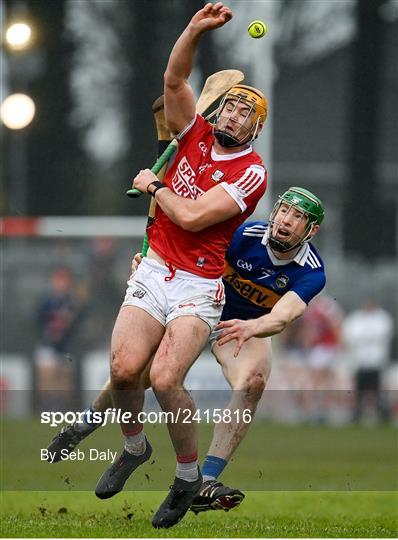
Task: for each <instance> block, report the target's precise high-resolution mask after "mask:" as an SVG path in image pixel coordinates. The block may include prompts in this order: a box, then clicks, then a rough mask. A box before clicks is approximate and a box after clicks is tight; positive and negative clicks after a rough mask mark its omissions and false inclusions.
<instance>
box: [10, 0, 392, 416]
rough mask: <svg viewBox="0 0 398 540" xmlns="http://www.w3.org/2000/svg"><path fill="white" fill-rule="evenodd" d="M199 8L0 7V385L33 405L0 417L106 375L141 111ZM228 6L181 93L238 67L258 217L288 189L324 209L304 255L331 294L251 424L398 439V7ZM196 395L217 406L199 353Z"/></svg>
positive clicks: (28, 3)
mask: <svg viewBox="0 0 398 540" xmlns="http://www.w3.org/2000/svg"><path fill="white" fill-rule="evenodd" d="M202 5H203V2H201V1H197V0H189V1H185V2H184V1H182V0H169V1H168V2H164V1H161V0H134V1H133V0H54V1H52V2H48V1H46V0H24V1H22V0H20V1H19V0H12V1H11V0H0V11H1V31H2V50H1V155H2V159H1V171H0V175H1V176H0V179H1V187H0V208H1V214H2V216H3V217H2V219H1V242H2V248H1V259H2V263H1V286H2V294H1V318H2V322H1V360H2V372H1V378H0V385H1V388H2V389H3V390H22V391H23V392H24V393H23V395H24V396H25V397H24V398H23V399H22V398H21V395H22V394H19V397H18V399H14V400H9V401H8V402H7V403H5V402H3V407H5V408H6V409H7V410H8V411H9V412H14V413H17V412H19V413H21V414H24V413H26V412H27V411H29V410H31V409H32V407H34V408H40V406H41V405H40V403H41V397H40V396H41V395H42V396H43V393H42V391H43V390H44V389H47V390H48V389H50V390H55V391H56V392H58V395H57V394H56V395H55V396H53V397H54V406H56V403H58V405H59V399H58V398H59V395H60V394H59V392H61V391H64V392H65V395H66V396H69V397H71V399H72V398H73V401H72V403H73V405H74V407H75V406H76V407H79V406H81V405H82V404H83V403H84V401H85V399H86V398H85V396H84V391H85V390H95V389H98V388H100V387H101V385H102V384H103V382H104V380H105V379H106V377H107V372H108V360H107V355H108V347H109V341H110V335H111V331H112V325H113V321H114V319H115V317H116V314H117V311H118V308H119V305H120V303H121V300H122V298H123V295H124V290H125V281H126V279H127V278H128V275H129V268H130V260H131V258H132V255H133V254H134V253H135V252H137V251H139V249H140V245H141V241H142V236H143V234H144V229H145V222H146V218H145V216H146V213H147V207H148V204H149V201H148V197H141V198H140V199H138V200H131V199H128V198H127V197H125V195H124V193H125V191H126V190H127V189H128V188H129V186H130V181H131V178H132V177H134V175H135V174H136V172H137V171H138V170H139V169H141V168H145V167H148V166H149V167H150V166H152V164H153V162H154V159H155V157H156V132H155V127H154V121H153V116H152V111H151V104H152V102H153V101H154V100H155V99H156V98H157V97H158V96H159V95H161V94H162V76H163V72H164V69H165V66H166V62H167V58H168V54H169V52H170V50H171V48H172V46H173V44H174V42H175V40H176V38H177V37H178V35H179V34H180V32H181V31H182V30H183V28H184V27H185V25H186V23H187V22H188V21H189V19H190V17H191V16H192V15H193V14H194V13H195V11H196V10H198V9H200V7H201V6H202ZM227 5H229V6H230V7H231V8H232V10H233V12H234V18H233V20H232V21H231V22H230V23H229V24H228V25H227V26H225V27H224V28H222V29H220V30H218V31H217V32H213V33H209V34H207V35H205V36H204V38H203V40H202V42H201V43H200V47H199V52H198V55H197V59H196V64H195V69H194V72H193V74H192V79H191V81H192V85H193V87H194V89H195V91H196V94H197V95H199V93H200V89H201V87H202V85H203V82H204V80H205V79H206V77H207V76H209V75H210V74H212V73H214V72H215V71H218V70H220V69H228V68H235V69H240V70H242V71H244V73H245V74H246V82H247V83H248V84H252V85H254V86H258V87H259V88H262V89H263V90H264V91H265V93H266V95H267V96H268V99H269V107H270V113H269V118H268V120H267V124H266V126H265V129H264V130H263V134H262V136H261V138H260V140H259V141H258V142H257V143H256V150H257V151H258V152H259V153H260V154H261V155H262V157H263V160H264V162H265V164H266V166H267V168H268V171H269V187H268V191H267V194H266V195H265V197H264V200H263V201H262V202H261V203H260V205H259V207H258V209H257V212H256V215H255V217H256V218H258V219H263V218H267V215H268V213H269V211H270V207H271V201H272V199H273V198H275V197H276V195H277V194H279V193H281V192H283V191H284V190H285V189H286V188H288V187H289V186H291V185H300V186H303V187H306V188H308V189H310V190H312V191H314V192H315V193H316V194H317V195H318V196H319V197H320V198H321V199H323V201H324V202H325V205H326V219H325V222H324V224H323V226H322V231H321V233H320V234H319V235H318V236H317V238H316V242H315V243H316V245H317V247H318V249H319V250H320V252H321V254H322V256H323V259H324V261H325V264H326V269H327V277H328V281H327V287H326V290H325V292H324V294H323V295H322V296H321V297H319V298H318V299H317V300H315V301H314V302H313V303H312V304H311V307H310V308H309V309H308V311H307V313H306V315H305V316H304V317H302V318H301V319H300V320H299V321H298V322H297V323H296V324H295V325H293V326H292V327H291V328H290V329H289V330H288V331H286V332H285V333H284V334H283V335H282V336H280V338H278V339H275V340H274V344H275V347H274V349H275V360H274V368H273V374H272V377H271V381H270V384H269V387H270V389H271V390H284V391H287V390H289V391H294V392H293V393H292V394H291V398H289V399H285V398H283V399H279V398H278V397H277V396H278V395H280V394H278V393H277V392H276V393H274V394H272V393H270V394H269V396H271V395H275V396H276V397H275V399H272V403H269V402H266V399H267V398H266V397H265V398H264V403H263V405H262V406H261V407H260V413H261V414H263V415H264V416H270V417H272V418H276V419H278V420H289V421H320V420H321V421H330V422H335V423H344V422H352V421H354V422H355V421H364V422H366V423H370V424H371V423H377V422H378V421H379V420H389V421H392V422H397V421H398V399H397V393H396V390H397V389H398V376H397V373H398V364H397V363H396V360H397V358H398V346H397V339H396V326H397V324H396V321H397V295H398V286H397V285H398V274H397V244H398V236H397V215H398V208H397V198H398V189H397V184H398V175H397V172H398V153H397V148H398V126H397V122H398V114H397V113H398V111H397V103H398V73H397V65H398V47H397V35H398V1H397V0H322V2H320V1H318V0H301V1H300V2H298V1H296V0H256V1H250V0H249V1H239V2H238V1H232V2H227ZM254 19H262V20H263V21H265V22H266V23H267V25H268V34H267V36H266V37H265V38H264V39H260V40H254V39H251V38H250V37H249V35H248V33H247V31H246V29H247V26H248V24H249V23H250V22H251V21H252V20H254ZM209 373H212V374H213V376H212V377H209ZM210 380H211V384H210V382H209V381H210ZM188 385H189V386H190V387H191V388H203V387H206V388H208V389H211V388H225V382H224V381H223V378H222V375H221V372H220V371H219V367H218V366H217V364H216V363H215V362H214V360H213V359H212V357H211V355H210V353H209V352H208V351H206V352H205V353H204V354H203V355H202V357H201V359H200V360H199V361H198V362H197V364H196V365H195V366H194V368H193V369H192V371H191V373H190V375H189V381H188ZM301 391H303V392H304V394H300V392H301ZM309 391H311V392H309ZM318 391H321V393H320V394H318V393H317V392H318ZM322 391H323V392H324V393H323V394H322ZM308 395H310V396H311V398H310V399H309V398H306V397H305V396H308ZM303 396H304V397H303ZM325 396H326V397H325ZM50 397H51V396H50ZM50 397H49V394H48V393H46V397H45V403H46V405H48V403H49V400H50ZM43 399H44V398H43ZM269 399H270V398H269ZM57 400H58V401H57ZM84 404H86V403H84Z"/></svg>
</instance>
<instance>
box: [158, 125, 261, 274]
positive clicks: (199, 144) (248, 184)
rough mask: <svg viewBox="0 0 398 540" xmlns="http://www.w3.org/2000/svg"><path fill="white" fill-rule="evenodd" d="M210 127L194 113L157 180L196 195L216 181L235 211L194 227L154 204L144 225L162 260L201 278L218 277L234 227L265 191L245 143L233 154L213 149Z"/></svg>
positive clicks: (258, 163)
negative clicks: (150, 219) (213, 222)
mask: <svg viewBox="0 0 398 540" xmlns="http://www.w3.org/2000/svg"><path fill="white" fill-rule="evenodd" d="M213 142H214V135H213V128H212V126H210V125H209V124H208V123H207V122H206V121H205V120H204V119H203V118H202V117H201V116H200V115H197V116H196V119H195V120H194V121H193V123H192V125H191V126H189V128H188V129H186V130H184V131H183V132H182V136H181V138H180V140H179V145H178V151H177V154H176V157H175V160H174V162H173V164H172V165H171V167H170V169H169V170H168V171H167V174H166V176H165V178H164V180H163V183H164V184H166V185H167V187H168V188H170V189H171V190H172V191H174V193H176V194H177V195H179V196H180V197H189V198H191V199H197V198H198V197H200V196H201V195H203V193H205V192H206V191H208V190H209V189H212V188H213V187H214V186H216V185H218V184H220V185H221V186H222V187H223V188H224V189H225V190H226V191H227V193H228V194H229V195H230V196H231V197H232V198H233V199H234V200H235V201H236V203H237V204H238V206H239V208H240V213H239V214H237V215H236V216H234V217H232V218H230V219H227V220H226V221H223V222H221V223H217V224H216V225H212V226H210V227H207V228H206V229H203V230H202V231H200V232H190V231H186V230H184V229H182V228H181V227H180V226H179V225H176V224H175V223H173V222H172V221H171V220H170V219H169V218H168V217H167V215H166V214H165V213H164V212H163V210H162V209H161V208H160V206H159V205H158V206H157V207H156V213H155V220H154V222H153V224H152V225H151V227H150V228H149V229H148V239H149V244H150V246H151V248H152V249H153V250H154V251H155V252H156V253H157V254H158V255H160V256H161V257H162V258H163V259H164V260H165V261H166V262H167V263H169V264H172V265H173V266H175V267H176V268H178V269H180V270H185V271H187V272H191V273H192V274H196V275H198V276H203V277H206V278H218V277H220V276H221V274H222V273H223V270H224V257H225V252H226V250H227V248H228V245H229V243H230V241H231V238H232V235H233V233H234V232H235V230H236V229H237V228H238V227H239V225H240V224H241V223H243V222H244V221H245V220H246V219H247V217H248V216H250V214H252V213H253V211H254V209H255V207H256V204H257V202H258V201H259V199H260V198H261V197H262V195H263V194H264V192H265V189H266V185H267V172H266V170H265V169H264V166H263V164H262V161H261V158H260V156H259V155H258V154H257V153H256V152H254V151H253V149H252V148H251V147H249V148H247V149H245V150H243V151H241V152H238V153H235V154H225V155H219V154H216V153H215V151H214V149H213Z"/></svg>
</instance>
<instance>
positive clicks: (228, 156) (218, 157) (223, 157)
mask: <svg viewBox="0 0 398 540" xmlns="http://www.w3.org/2000/svg"><path fill="white" fill-rule="evenodd" d="M250 152H253V147H252V146H251V145H250V146H249V147H248V148H245V150H242V151H241V152H236V153H235V154H217V153H216V151H215V150H214V146H212V147H211V159H212V160H213V161H229V160H231V159H236V158H238V157H242V156H246V155H247V154H250Z"/></svg>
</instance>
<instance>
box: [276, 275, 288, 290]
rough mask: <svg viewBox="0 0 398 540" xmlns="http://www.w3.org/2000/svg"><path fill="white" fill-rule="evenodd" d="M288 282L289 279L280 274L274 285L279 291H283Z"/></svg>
mask: <svg viewBox="0 0 398 540" xmlns="http://www.w3.org/2000/svg"><path fill="white" fill-rule="evenodd" d="M288 281H289V278H288V277H287V276H286V275H285V274H282V275H281V276H278V277H277V278H276V281H275V283H276V284H277V285H278V287H279V288H280V289H284V288H285V287H286V285H287V284H288Z"/></svg>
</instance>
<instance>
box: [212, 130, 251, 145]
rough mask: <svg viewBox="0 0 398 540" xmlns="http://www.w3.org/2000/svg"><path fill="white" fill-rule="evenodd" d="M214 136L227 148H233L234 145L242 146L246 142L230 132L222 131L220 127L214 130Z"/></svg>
mask: <svg viewBox="0 0 398 540" xmlns="http://www.w3.org/2000/svg"><path fill="white" fill-rule="evenodd" d="M214 137H215V138H216V139H217V141H218V142H219V143H220V144H221V146H224V147H225V148H233V147H234V146H242V144H246V143H244V142H241V141H239V140H238V139H237V138H236V137H233V136H232V135H230V134H229V133H226V132H225V131H221V130H220V129H215V130H214Z"/></svg>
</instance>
